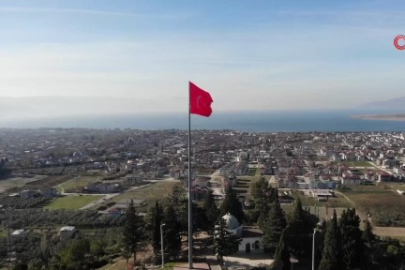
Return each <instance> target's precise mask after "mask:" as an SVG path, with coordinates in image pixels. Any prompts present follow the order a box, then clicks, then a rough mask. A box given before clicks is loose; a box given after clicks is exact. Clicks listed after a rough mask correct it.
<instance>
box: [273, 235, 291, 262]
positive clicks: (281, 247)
mask: <svg viewBox="0 0 405 270" xmlns="http://www.w3.org/2000/svg"><path fill="white" fill-rule="evenodd" d="M284 233H285V230H284V231H283V232H282V233H281V237H280V242H279V243H278V246H277V249H276V254H275V256H274V262H273V267H272V270H290V267H291V266H290V265H291V262H290V253H289V252H288V250H287V246H286V242H285V238H284Z"/></svg>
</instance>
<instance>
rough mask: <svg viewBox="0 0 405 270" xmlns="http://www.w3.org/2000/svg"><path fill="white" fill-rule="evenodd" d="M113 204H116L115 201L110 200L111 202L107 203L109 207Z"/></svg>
mask: <svg viewBox="0 0 405 270" xmlns="http://www.w3.org/2000/svg"><path fill="white" fill-rule="evenodd" d="M113 205H115V202H109V203H107V206H108V207H111V206H113Z"/></svg>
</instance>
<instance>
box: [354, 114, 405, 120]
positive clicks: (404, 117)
mask: <svg viewBox="0 0 405 270" xmlns="http://www.w3.org/2000/svg"><path fill="white" fill-rule="evenodd" d="M351 118H354V119H361V120H383V121H405V114H386V115H384V114H374V115H373V114H364V115H351Z"/></svg>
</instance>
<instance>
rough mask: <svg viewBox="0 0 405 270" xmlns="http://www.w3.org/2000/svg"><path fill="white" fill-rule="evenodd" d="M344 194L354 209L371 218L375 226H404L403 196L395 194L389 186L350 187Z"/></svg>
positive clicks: (404, 197)
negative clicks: (353, 205)
mask: <svg viewBox="0 0 405 270" xmlns="http://www.w3.org/2000/svg"><path fill="white" fill-rule="evenodd" d="M344 194H345V195H346V196H347V197H348V199H349V200H350V201H352V202H353V203H354V204H355V205H356V208H357V209H358V210H359V211H361V212H363V213H364V214H366V215H368V214H369V215H370V216H371V220H372V221H373V224H374V225H377V226H388V227H389V226H405V211H404V209H405V196H403V195H399V194H397V193H395V192H394V191H393V190H392V189H391V186H390V185H389V184H380V185H378V186H361V185H359V186H350V190H345V191H344Z"/></svg>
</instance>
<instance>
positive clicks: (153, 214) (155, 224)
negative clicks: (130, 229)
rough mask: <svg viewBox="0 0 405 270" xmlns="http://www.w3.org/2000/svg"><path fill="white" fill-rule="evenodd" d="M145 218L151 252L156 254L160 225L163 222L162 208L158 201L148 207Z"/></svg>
mask: <svg viewBox="0 0 405 270" xmlns="http://www.w3.org/2000/svg"><path fill="white" fill-rule="evenodd" d="M146 218H147V230H148V233H149V238H150V240H151V242H152V247H153V252H154V253H155V254H158V253H159V251H160V225H161V224H162V223H163V210H162V207H161V206H160V205H159V202H158V201H156V203H155V205H154V206H153V207H151V208H149V209H148V213H147V216H146Z"/></svg>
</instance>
